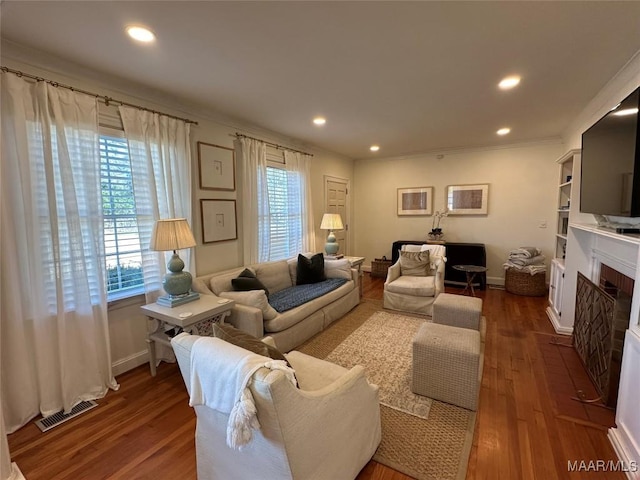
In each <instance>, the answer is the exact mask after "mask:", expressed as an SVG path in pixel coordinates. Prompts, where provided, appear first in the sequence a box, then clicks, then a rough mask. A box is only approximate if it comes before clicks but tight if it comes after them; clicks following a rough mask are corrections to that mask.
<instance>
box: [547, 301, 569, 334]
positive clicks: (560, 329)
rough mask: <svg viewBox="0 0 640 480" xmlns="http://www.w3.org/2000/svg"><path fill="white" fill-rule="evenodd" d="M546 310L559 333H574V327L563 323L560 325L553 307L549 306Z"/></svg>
mask: <svg viewBox="0 0 640 480" xmlns="http://www.w3.org/2000/svg"><path fill="white" fill-rule="evenodd" d="M545 311H546V312H547V317H549V320H551V325H553V329H554V330H555V331H556V333H557V334H559V335H573V327H563V326H562V325H560V322H559V321H558V318H557V317H556V315H555V313H553V310H552V309H551V307H547V309H546V310H545Z"/></svg>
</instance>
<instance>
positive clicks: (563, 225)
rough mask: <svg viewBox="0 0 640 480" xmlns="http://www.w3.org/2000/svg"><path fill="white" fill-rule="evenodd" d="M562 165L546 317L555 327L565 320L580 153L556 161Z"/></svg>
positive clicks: (576, 209)
mask: <svg viewBox="0 0 640 480" xmlns="http://www.w3.org/2000/svg"><path fill="white" fill-rule="evenodd" d="M557 163H558V164H559V166H560V168H559V178H558V200H557V213H556V231H555V255H554V258H553V260H552V261H551V271H550V276H549V306H548V307H547V315H548V316H549V319H550V320H551V323H553V325H554V326H556V325H559V324H560V317H561V316H562V293H563V286H564V270H565V267H564V260H565V257H566V254H567V235H568V232H569V222H570V220H571V218H572V217H574V216H575V214H576V213H577V212H578V208H579V206H578V203H579V202H578V195H580V191H579V190H580V183H579V177H580V170H579V169H580V150H579V149H576V150H570V151H569V152H567V153H565V154H564V155H563V156H562V157H560V158H559V159H558V160H557Z"/></svg>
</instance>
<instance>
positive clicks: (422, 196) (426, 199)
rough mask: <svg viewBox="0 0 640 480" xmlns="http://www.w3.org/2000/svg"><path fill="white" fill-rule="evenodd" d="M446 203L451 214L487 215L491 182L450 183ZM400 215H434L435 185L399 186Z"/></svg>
mask: <svg viewBox="0 0 640 480" xmlns="http://www.w3.org/2000/svg"><path fill="white" fill-rule="evenodd" d="M445 205H446V209H447V211H448V212H449V215H486V214H487V213H488V205H489V184H488V183H483V184H477V185H449V186H447V188H446V197H445ZM398 215H433V187H415V188H399V189H398Z"/></svg>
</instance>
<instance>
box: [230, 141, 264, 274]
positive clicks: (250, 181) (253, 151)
mask: <svg viewBox="0 0 640 480" xmlns="http://www.w3.org/2000/svg"><path fill="white" fill-rule="evenodd" d="M238 142H239V144H240V159H241V162H242V170H243V175H242V205H243V206H242V241H243V254H244V258H243V260H244V264H245V265H250V264H253V263H259V262H266V261H267V260H268V259H269V255H270V254H269V246H270V243H269V241H268V239H269V226H270V223H271V222H270V219H269V193H268V191H267V145H266V144H265V143H264V142H260V141H259V140H254V139H252V138H247V137H240V139H239V141H238Z"/></svg>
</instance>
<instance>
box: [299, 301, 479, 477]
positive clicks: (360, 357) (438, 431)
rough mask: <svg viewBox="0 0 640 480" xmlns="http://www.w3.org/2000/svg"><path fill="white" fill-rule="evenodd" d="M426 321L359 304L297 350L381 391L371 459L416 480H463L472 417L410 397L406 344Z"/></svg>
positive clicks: (408, 348) (369, 303)
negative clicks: (360, 371) (355, 371)
mask: <svg viewBox="0 0 640 480" xmlns="http://www.w3.org/2000/svg"><path fill="white" fill-rule="evenodd" d="M425 321H427V320H425V319H424V318H422V317H412V316H409V315H399V314H395V313H391V312H389V311H385V310H383V309H382V307H381V305H380V303H379V302H372V301H363V302H362V303H361V304H360V305H358V306H357V307H356V308H355V309H354V310H353V311H351V312H350V313H349V314H347V315H346V316H345V317H343V318H342V319H340V320H338V321H336V322H334V323H333V324H332V325H331V326H330V327H329V328H327V329H326V330H325V331H323V332H321V333H319V334H318V335H316V336H315V337H313V338H312V339H310V340H309V341H308V342H306V343H305V344H303V345H302V346H301V347H299V348H298V349H297V350H299V351H301V352H304V353H306V354H308V355H312V356H315V357H317V358H323V359H325V360H328V361H331V362H333V363H337V364H338V365H342V366H344V367H346V368H351V367H352V366H354V365H362V366H364V367H365V371H366V375H367V379H368V380H369V382H371V383H375V384H376V385H378V386H379V387H380V404H381V405H380V414H381V418H382V441H381V443H380V446H379V447H378V450H377V451H376V453H375V455H374V457H373V459H374V460H375V461H377V462H379V463H382V464H384V465H387V466H389V467H391V468H393V469H394V470H398V471H400V472H402V473H404V474H406V475H409V476H412V477H414V478H416V479H419V480H436V479H437V480H448V479H456V480H458V479H464V478H465V476H466V471H467V462H468V460H469V453H470V451H471V443H472V440H473V428H474V424H475V413H474V412H471V411H469V410H465V409H463V408H459V407H456V406H453V405H449V404H446V403H442V402H439V401H437V400H432V399H430V398H426V397H421V396H419V395H415V394H413V393H412V392H411V388H410V385H411V349H412V346H411V339H412V338H413V336H414V334H415V333H416V331H417V330H418V328H419V327H420V325H421V324H422V323H424V322H425Z"/></svg>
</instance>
